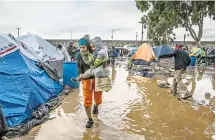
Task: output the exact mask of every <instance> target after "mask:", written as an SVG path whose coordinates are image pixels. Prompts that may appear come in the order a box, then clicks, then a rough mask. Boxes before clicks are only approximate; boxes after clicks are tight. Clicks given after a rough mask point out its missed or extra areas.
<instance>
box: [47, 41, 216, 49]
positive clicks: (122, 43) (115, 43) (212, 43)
mask: <svg viewBox="0 0 216 140" xmlns="http://www.w3.org/2000/svg"><path fill="white" fill-rule="evenodd" d="M47 41H48V42H50V43H51V44H53V45H54V46H57V45H58V44H62V45H64V46H68V45H69V43H70V41H71V40H66V39H47ZM73 41H74V42H76V41H77V40H73ZM103 43H104V45H105V46H107V47H111V46H112V40H103ZM143 43H148V41H143ZM193 43H194V41H186V42H185V44H186V45H189V46H190V45H191V44H193ZM127 44H138V46H140V41H135V40H113V46H115V47H119V48H122V47H124V46H125V45H127ZM173 44H183V41H174V43H173ZM201 45H202V46H203V47H208V48H214V47H215V41H201Z"/></svg>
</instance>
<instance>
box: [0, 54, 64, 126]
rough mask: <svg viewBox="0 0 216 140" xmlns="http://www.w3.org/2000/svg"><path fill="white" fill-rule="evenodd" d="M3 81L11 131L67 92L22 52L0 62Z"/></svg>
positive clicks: (0, 96)
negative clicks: (56, 97)
mask: <svg viewBox="0 0 216 140" xmlns="http://www.w3.org/2000/svg"><path fill="white" fill-rule="evenodd" d="M0 77H1V78H0V104H1V105H2V111H3V114H4V116H5V118H6V122H7V125H8V126H9V127H13V126H16V125H19V124H21V123H23V122H26V121H28V120H30V119H31V113H32V109H33V110H36V109H37V108H38V107H39V106H40V105H41V104H43V103H46V102H47V101H48V100H50V99H51V98H53V97H55V96H57V95H58V94H59V93H60V92H61V90H62V88H63V87H62V85H61V84H60V83H57V82H55V81H54V80H52V79H51V78H50V77H49V76H48V75H47V74H46V72H45V71H44V70H42V69H40V68H39V67H37V65H36V62H35V61H33V60H31V59H29V58H27V57H25V56H24V55H23V54H21V52H20V51H15V52H13V53H11V54H8V55H6V56H4V57H2V58H0ZM31 108H32V109H31Z"/></svg>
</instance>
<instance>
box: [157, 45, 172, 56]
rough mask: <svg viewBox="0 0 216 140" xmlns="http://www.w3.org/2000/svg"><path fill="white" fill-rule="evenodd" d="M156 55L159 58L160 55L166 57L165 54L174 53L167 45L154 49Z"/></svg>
mask: <svg viewBox="0 0 216 140" xmlns="http://www.w3.org/2000/svg"><path fill="white" fill-rule="evenodd" d="M153 50H154V53H155V55H156V57H157V58H158V57H159V56H160V55H164V54H168V53H172V51H173V50H172V49H171V48H170V47H169V46H167V45H163V46H159V47H153Z"/></svg>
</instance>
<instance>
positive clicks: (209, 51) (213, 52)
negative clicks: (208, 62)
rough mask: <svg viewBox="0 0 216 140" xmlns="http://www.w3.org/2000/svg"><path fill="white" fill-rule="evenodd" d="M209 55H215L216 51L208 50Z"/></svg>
mask: <svg viewBox="0 0 216 140" xmlns="http://www.w3.org/2000/svg"><path fill="white" fill-rule="evenodd" d="M207 55H215V49H208V50H207Z"/></svg>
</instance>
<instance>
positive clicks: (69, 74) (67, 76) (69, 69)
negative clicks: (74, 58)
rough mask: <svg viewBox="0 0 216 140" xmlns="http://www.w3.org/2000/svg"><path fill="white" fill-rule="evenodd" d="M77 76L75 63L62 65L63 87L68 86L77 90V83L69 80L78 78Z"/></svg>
mask: <svg viewBox="0 0 216 140" xmlns="http://www.w3.org/2000/svg"><path fill="white" fill-rule="evenodd" d="M78 76H79V75H78V70H77V63H76V62H67V63H64V74H63V81H64V85H68V86H70V87H72V88H78V87H79V83H77V82H72V81H71V78H74V77H78Z"/></svg>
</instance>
